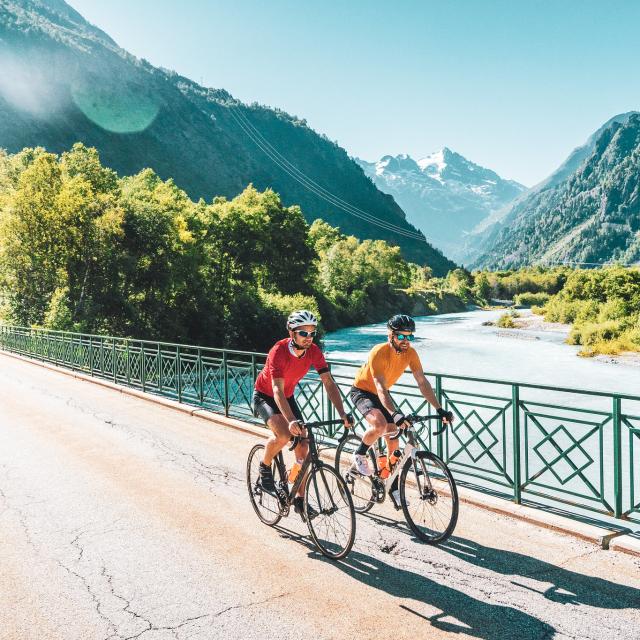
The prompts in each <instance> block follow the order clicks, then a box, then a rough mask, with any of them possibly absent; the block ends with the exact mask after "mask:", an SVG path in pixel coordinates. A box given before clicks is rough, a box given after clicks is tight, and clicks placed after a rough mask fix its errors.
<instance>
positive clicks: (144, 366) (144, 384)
mask: <svg viewBox="0 0 640 640" xmlns="http://www.w3.org/2000/svg"><path fill="white" fill-rule="evenodd" d="M140 350H141V351H142V353H141V354H140V361H141V362H142V365H141V366H142V375H141V376H140V380H141V381H142V391H143V392H145V391H146V390H147V356H146V354H145V352H144V342H141V343H140Z"/></svg>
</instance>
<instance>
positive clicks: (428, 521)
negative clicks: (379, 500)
mask: <svg viewBox="0 0 640 640" xmlns="http://www.w3.org/2000/svg"><path fill="white" fill-rule="evenodd" d="M400 502H401V504H402V511H403V513H404V517H405V518H406V520H407V524H408V525H409V526H410V527H411V530H412V531H413V532H414V533H415V534H416V536H417V537H418V538H419V539H420V540H422V541H423V542H426V543H428V544H438V543H439V542H444V541H445V540H446V539H447V538H448V537H449V536H450V535H451V534H452V533H453V530H454V529H455V527H456V523H457V521H458V491H457V490H456V483H455V481H454V479H453V476H452V475H451V472H450V471H449V468H448V467H447V465H446V464H445V463H444V462H443V461H442V460H441V459H440V458H439V457H438V456H437V455H435V454H434V453H431V452H429V451H418V452H417V453H416V457H415V460H413V459H409V460H407V462H406V463H405V465H404V467H403V468H402V472H401V474H400Z"/></svg>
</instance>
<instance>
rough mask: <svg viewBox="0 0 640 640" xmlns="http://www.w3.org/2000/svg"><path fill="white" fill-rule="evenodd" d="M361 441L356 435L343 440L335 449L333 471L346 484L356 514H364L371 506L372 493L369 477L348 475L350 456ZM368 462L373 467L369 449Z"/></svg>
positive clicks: (372, 501) (371, 454) (357, 474)
mask: <svg viewBox="0 0 640 640" xmlns="http://www.w3.org/2000/svg"><path fill="white" fill-rule="evenodd" d="M360 442H361V439H360V438H359V437H358V436H356V435H351V436H349V437H348V438H345V439H344V440H343V441H342V442H341V443H340V444H339V445H338V448H337V449H336V462H335V469H336V471H337V472H338V475H339V476H340V477H341V478H342V479H343V480H344V481H345V482H346V485H347V488H348V489H349V492H350V493H351V498H352V499H353V508H354V509H355V510H356V512H357V513H366V512H367V511H369V509H371V507H372V506H373V503H374V502H375V500H374V495H373V494H374V492H373V481H372V479H371V477H367V476H361V475H360V474H359V473H349V470H350V469H351V464H352V456H353V454H354V453H355V451H356V449H357V448H358V447H359V446H360ZM369 462H370V463H371V468H372V469H374V468H375V467H374V466H373V451H372V450H371V449H369Z"/></svg>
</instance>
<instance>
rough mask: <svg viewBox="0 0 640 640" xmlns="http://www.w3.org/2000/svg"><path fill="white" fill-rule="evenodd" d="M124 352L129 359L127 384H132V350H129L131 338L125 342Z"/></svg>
mask: <svg viewBox="0 0 640 640" xmlns="http://www.w3.org/2000/svg"><path fill="white" fill-rule="evenodd" d="M124 353H125V357H126V359H127V385H131V351H130V350H129V340H127V341H126V342H125V350H124Z"/></svg>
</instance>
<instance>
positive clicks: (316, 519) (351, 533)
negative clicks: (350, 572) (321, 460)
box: [304, 464, 356, 560]
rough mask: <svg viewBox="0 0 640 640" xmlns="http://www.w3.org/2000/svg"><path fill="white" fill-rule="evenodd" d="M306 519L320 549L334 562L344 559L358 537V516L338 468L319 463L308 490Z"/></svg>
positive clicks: (311, 477)
mask: <svg viewBox="0 0 640 640" xmlns="http://www.w3.org/2000/svg"><path fill="white" fill-rule="evenodd" d="M304 508H305V517H306V521H307V526H308V527H309V533H311V537H312V538H313V541H314V542H315V543H316V545H317V547H318V549H320V551H321V552H322V553H323V554H324V555H325V556H327V557H328V558H332V559H334V560H337V559H340V558H344V557H345V556H346V555H347V554H348V553H349V551H351V547H352V546H353V541H354V539H355V536H356V513H355V510H354V508H353V501H352V500H351V494H350V493H349V491H348V489H347V485H346V484H345V482H344V480H343V479H342V478H341V477H340V476H339V475H338V474H337V473H336V472H335V470H334V469H332V468H331V467H329V466H327V465H325V464H319V465H318V466H317V467H316V468H315V469H314V470H313V471H312V472H311V474H310V475H309V478H308V479H307V486H306V488H305V500H304Z"/></svg>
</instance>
